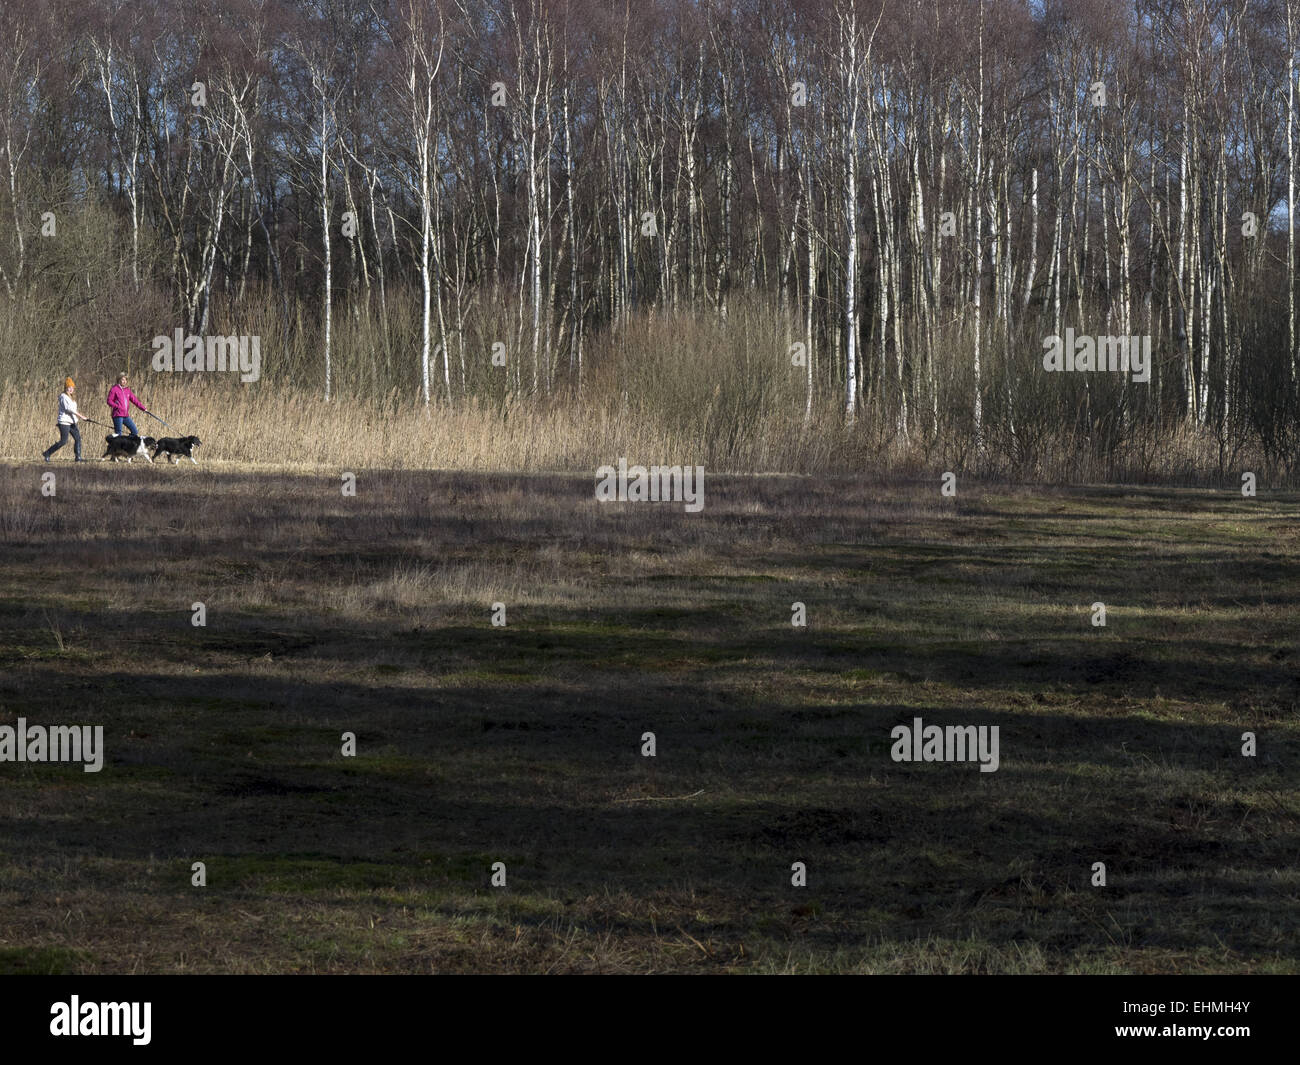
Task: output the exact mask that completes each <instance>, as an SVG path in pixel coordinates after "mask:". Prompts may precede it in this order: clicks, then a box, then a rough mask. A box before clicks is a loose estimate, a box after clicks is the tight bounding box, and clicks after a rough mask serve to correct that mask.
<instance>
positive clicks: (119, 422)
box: [113, 414, 140, 436]
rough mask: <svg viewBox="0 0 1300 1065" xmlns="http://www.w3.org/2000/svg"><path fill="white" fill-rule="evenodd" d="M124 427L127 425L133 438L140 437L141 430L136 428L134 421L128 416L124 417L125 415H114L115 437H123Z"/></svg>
mask: <svg viewBox="0 0 1300 1065" xmlns="http://www.w3.org/2000/svg"><path fill="white" fill-rule="evenodd" d="M124 425H125V426H126V427H127V428H128V429H130V430H131V435H132V436H139V435H140V430H139V429H137V428H136V427H135V422H133V421H132V420H131V419H130V418H129V417H128V416H126V415H124V414H114V415H113V435H114V436H121V435H122V426H124Z"/></svg>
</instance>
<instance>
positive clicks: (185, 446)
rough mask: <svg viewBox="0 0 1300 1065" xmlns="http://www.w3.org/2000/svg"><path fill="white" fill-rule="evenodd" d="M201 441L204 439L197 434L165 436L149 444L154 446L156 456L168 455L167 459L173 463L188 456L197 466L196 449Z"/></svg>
mask: <svg viewBox="0 0 1300 1065" xmlns="http://www.w3.org/2000/svg"><path fill="white" fill-rule="evenodd" d="M201 443H203V441H201V440H200V439H199V438H198V437H197V436H179V437H177V436H164V437H163V438H162V439H161V440H152V441H150V444H149V446H150V447H152V448H153V457H154V458H157V457H158V456H159V455H166V456H167V461H168V462H171V463H173V464H175V463H177V462H180V460H181V459H182V458H187V459H189V460H190V461H191V462H193V463H194V465H195V466H197V465H198V462H197V461H196V460H195V458H194V449H195V448H196V447H198V446H199V444H201Z"/></svg>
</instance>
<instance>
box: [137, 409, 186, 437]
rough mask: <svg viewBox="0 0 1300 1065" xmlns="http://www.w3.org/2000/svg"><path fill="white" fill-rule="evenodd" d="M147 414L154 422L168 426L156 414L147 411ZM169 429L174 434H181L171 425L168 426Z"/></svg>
mask: <svg viewBox="0 0 1300 1065" xmlns="http://www.w3.org/2000/svg"><path fill="white" fill-rule="evenodd" d="M145 413H146V414H147V415H149V417H150V418H152V419H153V420H154V421H156V422H162V423H163V425H167V423H166V422H163V420H162V419H161V418H159V417H158V415H156V414H154V413H153V412H152V411H145ZM167 428H168V429H170V430H171V431H172V432H173V433H179V432H180V430H179V429H177V428H175V427H174V426H171V425H167Z"/></svg>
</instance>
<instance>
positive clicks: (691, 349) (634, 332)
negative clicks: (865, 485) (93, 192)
mask: <svg viewBox="0 0 1300 1065" xmlns="http://www.w3.org/2000/svg"><path fill="white" fill-rule="evenodd" d="M91 220H92V221H93V220H94V219H91ZM88 224H89V223H88ZM83 252H84V254H85V256H86V260H87V261H86V264H85V266H84V276H80V275H78V276H80V279H79V280H78V279H77V277H76V276H74V271H73V269H72V267H71V265H69V264H67V263H60V264H58V265H59V268H60V269H63V270H65V271H66V272H68V275H69V277H70V278H72V279H73V280H72V281H70V282H69V283H70V284H73V285H74V287H75V286H76V285H79V286H82V287H84V289H85V290H86V291H88V292H90V293H92V294H95V293H97V292H101V290H102V292H101V294H102V293H103V292H107V293H111V295H112V298H102V299H101V298H96V299H93V300H91V301H90V302H89V303H85V302H80V297H79V298H78V300H72V299H71V298H68V299H64V300H62V301H61V302H57V303H51V302H49V301H48V300H47V301H45V302H36V301H35V298H34V297H33V298H32V299H28V300H24V299H16V300H12V301H9V302H8V303H7V304H5V305H3V306H0V402H2V403H3V404H4V410H5V411H6V412H7V413H8V415H9V420H10V430H11V431H10V432H8V433H6V434H5V443H4V444H0V455H3V457H5V458H9V459H23V458H34V457H36V456H37V455H39V453H40V451H41V450H43V449H44V448H45V447H47V446H49V444H50V443H51V442H53V440H54V439H56V436H57V434H56V432H55V431H54V429H53V424H54V411H55V404H56V400H57V395H58V392H59V389H60V388H61V385H62V381H63V378H64V376H65V375H66V374H72V375H73V376H74V377H76V379H77V383H78V399H79V402H80V403H81V407H82V411H83V413H85V414H87V415H89V416H90V417H92V418H95V419H96V420H98V421H101V422H108V421H109V418H108V411H107V407H106V405H105V403H104V396H105V394H106V393H107V390H108V388H109V386H110V384H111V382H112V380H113V378H114V377H115V375H116V373H117V372H118V371H119V370H122V369H126V370H128V371H129V372H130V374H131V375H132V382H133V387H134V388H135V390H136V392H137V393H138V394H139V395H140V396H141V397H143V398H144V400H145V401H146V402H147V403H148V404H149V406H150V407H151V408H152V409H153V410H154V411H156V412H157V413H159V414H160V415H161V416H162V417H163V418H165V419H166V420H167V422H169V423H170V424H171V426H173V427H174V428H173V429H164V428H163V427H162V426H161V425H159V424H158V423H157V422H154V421H151V420H150V419H148V418H145V417H144V416H139V417H137V419H136V421H137V424H138V425H139V427H140V429H141V431H142V432H144V433H146V434H148V435H153V436H162V435H188V434H195V435H197V436H199V437H201V438H202V439H203V442H204V444H203V448H202V450H201V452H200V455H201V456H202V458H201V461H203V460H204V459H206V460H207V461H211V462H230V463H241V464H255V465H259V466H268V467H272V466H273V467H277V468H286V469H294V468H319V467H333V468H342V469H349V468H352V467H363V468H394V469H413V468H424V469H430V468H431V469H467V470H520V471H536V470H594V468H595V467H597V466H600V465H603V464H605V463H611V462H615V461H616V460H617V459H618V458H619V457H624V458H626V459H627V460H628V462H629V463H637V462H640V463H643V464H647V465H648V464H652V463H667V464H692V465H703V466H704V467H705V468H706V469H708V470H710V471H713V472H736V473H755V472H784V473H809V474H814V473H843V474H853V475H881V476H883V475H890V476H899V475H902V476H919V477H936V478H937V476H938V474H939V473H941V472H943V471H947V470H954V471H961V472H964V473H978V474H981V475H983V476H993V477H1004V478H1009V479H1021V480H1036V481H1042V480H1045V481H1058V482H1064V481H1071V482H1078V481H1144V482H1150V481H1166V482H1179V483H1199V484H1213V483H1220V482H1224V483H1226V482H1227V481H1228V480H1230V479H1231V477H1232V475H1234V474H1235V473H1237V472H1238V471H1241V470H1250V471H1253V472H1255V473H1256V474H1257V476H1258V477H1259V479H1260V482H1261V484H1268V483H1273V484H1280V483H1283V481H1285V480H1287V479H1288V476H1287V475H1288V472H1289V471H1288V468H1287V467H1288V465H1289V464H1288V463H1287V462H1286V461H1283V460H1280V461H1278V462H1275V463H1274V464H1272V465H1271V464H1270V463H1269V462H1268V461H1266V460H1265V459H1264V458H1263V457H1262V455H1261V454H1260V449H1259V448H1258V447H1253V446H1247V445H1246V444H1243V443H1242V442H1240V441H1237V442H1234V443H1232V444H1231V446H1227V445H1226V444H1225V442H1224V441H1223V440H1221V439H1219V438H1218V437H1216V436H1215V435H1214V433H1213V432H1211V431H1210V430H1209V429H1196V428H1189V427H1187V426H1186V425H1182V424H1179V423H1177V422H1168V421H1167V422H1165V423H1164V424H1163V425H1162V424H1161V423H1160V422H1159V419H1157V418H1153V417H1150V416H1149V415H1148V412H1145V411H1137V412H1134V414H1133V416H1132V417H1131V418H1130V419H1129V421H1128V423H1127V424H1118V423H1117V424H1115V425H1113V426H1110V427H1105V426H1103V427H1101V429H1100V430H1099V429H1098V428H1097V427H1095V426H1094V427H1092V428H1089V427H1088V426H1086V425H1084V426H1081V424H1080V423H1079V421H1078V419H1077V417H1076V415H1075V414H1074V413H1071V412H1074V411H1077V410H1078V409H1082V408H1079V406H1078V404H1077V403H1075V402H1074V400H1073V399H1071V397H1070V396H1069V395H1068V394H1067V393H1066V392H1064V391H1061V389H1062V388H1068V387H1070V386H1071V384H1073V383H1070V382H1064V383H1058V382H1043V381H1042V380H1041V378H1042V375H1041V374H1035V373H1034V372H1033V367H1032V366H1029V365H1028V364H1027V363H1026V362H1025V356H1024V352H1023V351H1022V350H1021V348H1025V350H1028V348H1027V347H1026V345H1025V344H1021V343H1018V342H1017V343H1016V344H1015V345H1013V347H1012V348H1011V349H1009V352H1002V351H998V350H996V349H992V348H991V349H990V350H989V351H988V353H987V356H988V358H987V366H988V367H989V370H988V372H987V377H986V394H987V395H989V396H990V397H992V395H993V392H994V391H995V390H996V391H997V392H998V393H999V395H1000V394H1001V391H1002V389H1003V388H1004V382H1007V383H1008V384H1007V385H1005V387H1006V388H1007V389H1008V392H1010V391H1011V390H1012V388H1014V392H1015V396H1014V401H1015V402H1014V407H1015V416H1014V418H1013V419H1012V418H1001V417H1000V416H999V415H998V414H997V413H996V412H997V411H999V410H1001V409H1003V407H1004V406H1005V405H1004V404H1001V403H998V402H992V401H990V402H986V405H985V411H986V415H985V425H984V433H983V441H982V443H983V446H982V448H981V447H977V446H976V442H975V439H974V434H973V432H972V427H971V418H970V412H971V388H970V381H969V380H968V379H967V378H966V377H965V376H963V373H964V371H962V370H961V367H963V366H964V365H965V364H964V363H963V362H962V360H960V359H949V360H947V361H946V364H945V365H946V367H947V369H946V370H945V373H946V376H944V375H942V374H941V375H939V376H938V377H937V378H936V381H935V386H934V391H933V394H932V399H929V400H927V402H925V404H924V405H923V406H919V407H914V408H913V410H912V411H911V420H910V422H909V426H908V431H907V432H906V433H900V432H899V431H898V426H897V421H896V418H895V415H894V413H893V410H892V409H891V408H892V407H893V400H892V399H891V398H890V396H889V393H888V389H889V387H890V385H889V384H888V381H886V383H885V384H884V385H883V386H880V380H881V374H880V373H878V372H875V371H877V370H878V369H879V368H877V367H874V366H873V361H872V360H873V359H875V358H877V357H878V356H877V355H876V354H875V353H874V351H870V350H869V351H868V352H867V353H866V354H865V356H864V357H865V359H866V366H865V370H864V372H865V376H866V379H867V380H868V382H869V384H868V388H875V387H884V388H885V389H886V395H885V398H884V399H883V400H882V399H881V397H880V396H879V395H876V396H874V397H873V398H872V399H871V401H869V402H868V403H866V404H864V406H863V409H862V411H861V413H860V414H859V416H858V418H857V420H856V422H855V423H854V424H852V425H848V424H846V423H845V419H844V416H843V410H842V405H841V404H842V401H841V399H840V393H839V388H840V386H839V383H838V381H837V380H836V378H835V374H836V372H837V371H835V370H834V369H833V368H830V367H828V365H827V363H826V356H825V353H824V352H819V351H814V370H815V383H816V386H817V388H816V393H815V399H814V403H813V405H812V411H811V414H810V415H808V416H805V409H806V379H805V376H804V370H803V369H802V368H799V367H795V366H792V365H791V363H790V358H789V345H790V342H791V340H792V339H797V338H798V337H799V330H798V327H797V326H796V325H795V324H794V323H792V322H791V321H790V320H789V319H788V318H787V317H786V316H785V315H783V313H782V312H781V310H780V309H779V308H778V307H777V306H776V304H775V303H774V302H772V301H766V300H762V299H751V298H746V299H737V300H735V301H733V303H732V305H731V308H730V310H729V313H728V314H727V316H726V317H725V318H722V317H720V316H719V315H718V314H716V313H715V312H714V311H712V310H711V309H709V308H689V309H683V310H679V311H663V310H651V311H647V312H644V313H639V314H636V315H633V316H631V317H630V318H628V319H626V320H625V321H624V322H623V323H621V324H620V325H619V327H618V328H616V329H606V330H602V331H600V332H597V333H595V334H592V335H590V336H588V337H587V338H586V342H585V345H584V366H583V374H582V387H581V389H580V390H579V389H577V388H575V387H573V385H574V382H573V379H572V378H570V377H568V376H567V372H566V371H567V369H568V366H567V361H568V353H567V352H564V353H556V354H555V357H554V359H553V364H554V365H555V366H556V367H557V370H556V373H555V381H554V388H553V390H552V391H551V392H550V393H549V394H531V395H530V394H528V392H527V390H526V388H527V386H529V385H530V384H531V378H532V372H533V371H532V363H531V351H530V350H529V348H528V345H527V344H526V343H525V342H524V340H523V338H521V335H520V334H519V332H518V331H517V330H516V329H514V328H513V324H514V323H515V321H516V319H517V314H515V313H514V311H515V310H517V308H514V309H512V305H511V303H510V301H509V299H508V298H506V296H504V295H503V294H501V293H491V292H488V293H482V294H479V295H478V296H476V297H475V301H474V304H473V306H472V308H471V309H470V310H469V312H468V313H467V314H466V315H465V317H464V320H463V322H462V324H463V326H464V328H463V331H462V332H461V333H459V334H457V335H456V336H455V337H454V338H453V339H452V340H451V341H450V343H449V345H448V346H449V348H450V349H451V353H450V362H451V366H450V371H451V376H452V382H453V387H452V393H453V396H452V400H451V402H448V401H447V398H446V393H445V384H444V366H443V363H442V362H441V361H440V358H439V359H438V360H436V361H435V363H434V364H433V365H432V366H431V367H430V369H431V384H432V386H433V387H432V397H433V401H432V403H431V404H430V405H429V406H428V407H426V406H425V405H424V404H423V403H422V402H421V398H420V390H419V383H420V371H419V362H418V355H417V351H418V332H419V330H418V316H417V315H416V313H415V311H416V308H415V305H414V303H413V301H412V300H411V298H410V294H409V292H405V291H404V290H402V289H400V288H394V289H393V290H392V291H391V292H390V293H389V294H388V298H387V310H388V317H387V319H386V320H385V319H384V318H383V317H382V316H381V315H380V314H379V313H378V308H377V307H370V308H366V307H364V306H359V307H351V306H347V305H345V306H343V307H341V308H340V309H339V313H338V314H337V315H336V318H335V321H336V328H335V333H334V343H333V359H332V363H333V374H332V380H333V395H332V398H331V399H330V400H329V401H328V402H327V401H326V400H325V399H324V395H323V392H324V374H323V359H322V357H321V351H320V346H319V338H318V336H317V335H316V326H315V325H314V317H313V315H314V309H313V308H311V307H308V306H305V305H296V306H290V307H288V308H286V307H285V306H284V305H283V304H282V303H280V302H278V300H277V298H276V297H275V296H274V295H273V294H272V293H270V292H269V291H267V290H265V289H260V288H259V289H253V288H251V287H250V288H249V289H248V290H247V291H246V292H245V293H243V294H242V298H241V297H240V296H239V295H238V294H231V295H230V296H223V297H222V298H220V299H218V300H217V301H215V303H214V307H213V323H212V325H211V327H210V328H209V333H220V334H223V335H230V334H243V335H257V336H259V337H260V338H261V353H262V367H261V378H260V379H259V380H258V381H256V382H253V383H249V384H241V383H239V381H238V379H237V377H236V376H235V375H233V374H219V375H210V374H183V373H181V374H169V373H156V372H154V371H153V370H152V368H151V366H150V359H151V355H152V350H151V347H150V341H151V339H152V337H153V336H154V335H156V334H159V333H171V332H172V331H173V330H174V329H175V327H176V325H175V321H174V315H173V313H172V312H171V311H170V310H169V309H168V307H167V303H166V300H165V299H163V298H162V296H161V295H160V294H159V293H158V292H157V291H156V290H154V289H151V288H149V287H148V286H142V287H141V288H139V289H137V288H136V287H135V286H134V285H133V284H132V283H131V282H130V279H129V277H125V276H123V275H122V274H121V272H120V271H118V272H117V273H116V274H114V273H113V272H112V270H111V269H110V267H109V265H108V264H106V263H104V262H101V261H100V260H99V259H98V258H96V254H95V250H94V248H93V247H91V246H88V247H86V248H84V249H83ZM101 310H102V313H101ZM96 324H98V332H95V331H94V328H95V326H96ZM494 338H500V339H501V340H502V342H503V343H504V344H505V345H506V349H507V360H508V363H509V365H508V367H506V368H498V367H493V365H492V362H491V345H492V343H493V341H494ZM952 343H953V345H954V346H957V347H960V346H961V344H962V343H963V340H962V337H961V335H960V333H958V334H955V335H954V338H953V341H952ZM1026 343H1027V342H1026ZM908 347H909V350H916V349H915V346H914V345H913V344H911V342H910V341H909V345H908ZM1022 363H1023V364H1024V365H1021V364H1022ZM462 366H463V376H462ZM873 379H874V382H875V384H872V383H871V382H872V381H873ZM521 384H522V385H523V386H524V387H525V390H524V391H520V390H519V386H520V385H521ZM1094 387H1095V386H1094ZM1072 404H1073V405H1072ZM107 431H108V430H107V429H105V428H100V427H95V426H86V427H85V433H84V436H85V438H86V439H87V441H88V444H87V448H86V454H87V455H88V457H91V458H98V457H99V456H100V455H101V454H102V452H103V436H104V434H105V433H106V432H107ZM70 454H71V449H70V448H69V449H65V450H64V451H63V452H61V453H60V456H59V457H60V458H62V457H70ZM1274 467H1277V468H1274Z"/></svg>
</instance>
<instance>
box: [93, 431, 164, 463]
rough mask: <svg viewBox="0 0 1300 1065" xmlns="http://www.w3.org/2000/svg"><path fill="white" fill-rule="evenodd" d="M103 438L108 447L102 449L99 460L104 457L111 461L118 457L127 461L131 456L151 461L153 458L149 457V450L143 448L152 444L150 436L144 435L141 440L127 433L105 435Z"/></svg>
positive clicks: (152, 440) (152, 439)
mask: <svg viewBox="0 0 1300 1065" xmlns="http://www.w3.org/2000/svg"><path fill="white" fill-rule="evenodd" d="M104 440H105V442H107V444H108V447H107V448H105V449H104V454H103V456H102V457H101V458H100V461H101V462H102V461H103V460H104V459H111V460H112V461H113V462H116V461H117V460H118V459H126V461H127V462H130V461H131V460H132V459H133V458H143V459H144V460H145V461H146V462H153V459H151V458H150V457H149V452H148V451H147V450H145V449H146V448H151V447H153V446H154V443H155V441H154V438H153V437H152V436H146V437H145V438H144V439H143V440H142V439H140V437H138V436H129V435H128V436H106V437H104Z"/></svg>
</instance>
